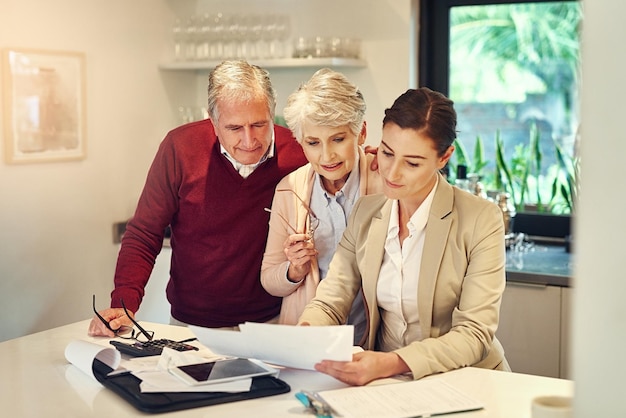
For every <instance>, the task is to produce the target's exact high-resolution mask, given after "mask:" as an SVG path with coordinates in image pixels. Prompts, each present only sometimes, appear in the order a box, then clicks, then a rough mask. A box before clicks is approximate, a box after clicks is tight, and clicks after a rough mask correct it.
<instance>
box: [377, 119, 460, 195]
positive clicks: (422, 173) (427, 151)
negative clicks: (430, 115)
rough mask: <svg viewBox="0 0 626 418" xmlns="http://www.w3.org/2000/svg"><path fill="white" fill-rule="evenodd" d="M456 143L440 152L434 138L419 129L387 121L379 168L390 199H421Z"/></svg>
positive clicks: (431, 185)
mask: <svg viewBox="0 0 626 418" xmlns="http://www.w3.org/2000/svg"><path fill="white" fill-rule="evenodd" d="M453 150H454V148H453V147H450V148H448V151H446V153H445V154H444V155H443V156H442V157H439V156H438V155H437V150H436V149H435V144H434V142H433V141H432V140H431V139H430V138H428V137H426V136H424V135H422V134H421V133H420V132H419V131H417V130H415V129H402V128H400V127H399V126H398V125H396V124H395V123H387V124H386V125H385V126H384V128H383V136H382V140H381V143H380V146H379V148H378V169H379V172H380V175H381V177H382V178H383V190H384V193H385V195H386V196H387V197H388V198H389V199H399V200H408V201H411V200H417V201H418V202H421V201H422V200H423V199H424V198H426V196H427V195H428V193H429V192H430V191H431V190H432V188H433V186H434V185H435V183H436V179H437V172H438V171H439V170H440V169H441V168H443V167H444V166H445V165H446V163H447V161H448V160H449V159H450V156H451V155H452V151H453Z"/></svg>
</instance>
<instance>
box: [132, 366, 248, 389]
mask: <svg viewBox="0 0 626 418" xmlns="http://www.w3.org/2000/svg"><path fill="white" fill-rule="evenodd" d="M135 375H136V376H137V377H138V378H140V379H141V383H140V384H139V388H140V390H141V392H144V393H150V392H247V391H249V390H250V387H251V386H252V379H251V378H245V379H239V380H234V381H232V382H225V383H215V384H212V385H202V386H191V385H188V384H186V383H185V382H183V381H182V380H180V379H179V378H177V377H176V376H174V375H172V374H170V373H169V372H168V371H164V370H154V371H143V372H140V373H136V374H135Z"/></svg>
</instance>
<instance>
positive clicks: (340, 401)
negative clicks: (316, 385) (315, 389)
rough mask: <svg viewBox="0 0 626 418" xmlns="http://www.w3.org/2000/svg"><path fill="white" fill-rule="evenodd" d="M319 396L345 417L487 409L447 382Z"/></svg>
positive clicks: (419, 382)
mask: <svg viewBox="0 0 626 418" xmlns="http://www.w3.org/2000/svg"><path fill="white" fill-rule="evenodd" d="M318 394H319V395H320V396H321V397H322V398H323V399H324V400H325V401H326V403H328V404H329V405H330V406H331V407H332V408H333V409H334V410H335V411H336V412H338V413H339V414H340V415H341V416H343V417H344V418H379V417H382V416H384V417H385V418H406V417H429V416H433V415H440V414H448V413H452V412H462V411H473V410H477V409H482V408H483V404H482V403H481V402H480V401H478V400H476V399H473V398H471V397H469V396H467V395H466V394H464V393H463V392H461V391H459V390H458V389H456V388H455V387H453V386H452V385H450V384H448V383H446V382H444V381H443V380H415V381H411V382H405V383H395V384H390V385H374V386H363V387H349V388H344V389H336V390H328V391H322V392H319V393H318Z"/></svg>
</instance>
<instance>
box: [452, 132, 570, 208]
mask: <svg viewBox="0 0 626 418" xmlns="http://www.w3.org/2000/svg"><path fill="white" fill-rule="evenodd" d="M540 144H541V138H540V134H539V130H538V129H537V127H536V125H534V124H533V125H531V127H530V131H529V139H528V143H527V144H518V145H516V146H515V148H514V150H513V154H512V155H511V157H510V158H508V159H507V158H506V152H505V147H504V141H503V140H502V137H501V135H500V131H497V132H496V135H495V157H496V158H495V166H496V167H495V173H493V175H490V174H491V173H489V172H488V171H487V170H485V167H486V166H487V164H486V162H485V161H484V157H483V156H482V154H481V152H480V150H482V149H483V144H482V140H481V138H480V137H477V138H476V146H475V153H474V157H473V159H469V158H468V153H467V151H466V149H465V147H464V146H463V144H462V143H461V141H459V140H457V141H456V142H455V147H456V150H455V154H456V159H455V163H456V164H465V165H467V167H468V172H472V173H477V174H478V175H479V176H480V177H481V181H482V183H483V184H484V186H485V188H486V190H488V191H504V192H507V193H509V195H510V196H511V200H512V202H513V203H514V205H515V208H516V210H517V211H523V210H524V208H525V207H526V206H527V205H533V206H536V208H537V211H539V212H551V213H559V214H563V213H572V211H573V210H574V204H575V201H576V196H577V192H578V171H579V168H578V167H579V164H578V161H577V159H575V158H573V157H570V156H568V155H567V154H566V153H565V152H564V151H563V149H562V147H561V146H559V145H558V144H557V143H556V142H555V143H554V151H555V155H556V160H557V164H553V165H552V166H550V167H547V170H546V172H547V173H548V174H542V171H543V167H542V162H543V159H544V155H543V153H542V151H541V147H540ZM457 153H458V154H457ZM545 202H547V203H545Z"/></svg>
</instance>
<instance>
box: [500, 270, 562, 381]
mask: <svg viewBox="0 0 626 418" xmlns="http://www.w3.org/2000/svg"><path fill="white" fill-rule="evenodd" d="M564 290H566V291H569V289H568V288H564V287H560V286H547V285H538V284H528V283H517V282H510V281H509V282H507V285H506V289H505V291H504V294H503V296H502V305H501V308H500V324H499V326H498V331H497V337H498V339H499V340H500V342H501V343H502V345H503V346H504V351H505V355H506V358H507V360H508V362H509V364H510V366H511V369H512V370H513V371H514V372H518V373H528V374H535V375H541V376H548V377H565V376H564V375H563V374H564V373H565V372H566V371H565V370H564V367H563V364H565V362H566V359H565V357H566V356H564V354H563V349H564V347H566V346H567V344H566V342H565V341H563V339H564V330H565V329H566V327H565V326H564V324H566V323H568V322H569V321H567V320H564V318H566V317H567V316H566V315H568V314H569V313H568V312H564V310H563V309H562V299H563V291H564ZM562 369H563V370H562Z"/></svg>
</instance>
